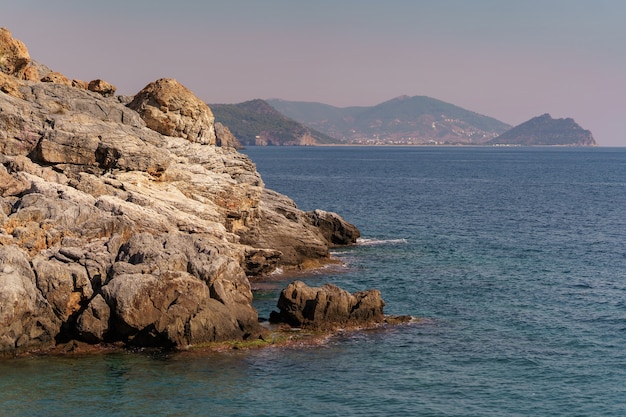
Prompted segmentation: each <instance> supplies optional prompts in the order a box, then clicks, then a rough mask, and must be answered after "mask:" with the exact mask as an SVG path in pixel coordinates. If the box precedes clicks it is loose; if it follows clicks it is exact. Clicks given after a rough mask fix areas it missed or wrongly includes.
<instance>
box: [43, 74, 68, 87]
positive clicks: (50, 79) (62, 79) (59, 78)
mask: <svg viewBox="0 0 626 417" xmlns="http://www.w3.org/2000/svg"><path fill="white" fill-rule="evenodd" d="M41 82H43V83H53V84H62V85H69V86H71V85H72V81H71V80H70V79H69V78H67V77H66V76H65V75H63V74H61V73H60V72H56V71H53V72H51V73H50V74H47V75H46V76H44V77H43V78H42V79H41Z"/></svg>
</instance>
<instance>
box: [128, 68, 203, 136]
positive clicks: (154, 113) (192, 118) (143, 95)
mask: <svg viewBox="0 0 626 417" xmlns="http://www.w3.org/2000/svg"><path fill="white" fill-rule="evenodd" d="M128 107H130V108H131V109H133V110H135V111H137V112H138V113H139V114H140V115H141V117H142V118H143V120H144V121H145V122H146V125H147V126H148V127H149V128H150V129H153V130H155V131H157V132H159V133H161V134H163V135H167V136H176V137H181V138H184V139H187V140H188V141H190V142H197V143H201V144H205V145H215V127H214V121H215V118H214V117H213V113H212V112H211V109H209V106H207V105H206V103H204V102H203V101H202V100H200V99H199V98H198V97H196V96H195V95H194V94H193V93H192V92H191V91H189V89H187V88H186V87H185V86H183V85H182V84H180V83H179V82H178V81H176V80H174V79H169V78H161V79H160V80H157V81H155V82H153V83H150V84H148V85H147V86H146V87H144V89H143V90H141V91H140V92H139V93H138V94H137V95H136V96H135V98H134V99H133V101H132V102H131V103H130V104H129V105H128Z"/></svg>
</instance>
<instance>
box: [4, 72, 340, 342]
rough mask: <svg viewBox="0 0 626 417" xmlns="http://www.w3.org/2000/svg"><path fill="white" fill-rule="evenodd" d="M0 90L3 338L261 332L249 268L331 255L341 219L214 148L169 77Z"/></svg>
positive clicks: (205, 119) (200, 338) (11, 80)
mask: <svg viewBox="0 0 626 417" xmlns="http://www.w3.org/2000/svg"><path fill="white" fill-rule="evenodd" d="M31 65H32V66H33V68H35V69H36V70H37V72H38V74H40V75H41V76H42V77H48V78H49V79H51V80H52V79H54V77H56V75H55V74H53V73H52V71H50V70H49V69H48V68H47V67H45V66H43V65H41V64H38V63H36V62H34V61H33V62H32V63H31ZM74 84H76V83H74ZM2 86H4V87H2ZM0 88H3V91H4V92H2V93H0V323H3V324H6V325H2V326H0V351H17V350H20V349H37V348H42V347H48V346H50V345H51V344H54V343H55V341H56V342H64V341H68V340H71V339H78V340H82V341H85V342H87V343H99V342H119V341H122V342H126V343H129V344H134V345H139V346H146V345H149V346H175V347H180V346H186V345H187V344H193V343H202V342H207V341H216V340H227V339H236V340H242V339H248V338H254V337H257V336H258V335H260V334H261V333H262V332H263V330H262V328H261V327H260V326H259V324H258V317H257V313H256V311H255V310H254V308H253V307H252V304H251V302H252V291H251V287H250V282H249V280H248V276H255V277H257V276H262V275H265V274H269V273H271V272H272V271H274V270H275V269H276V268H279V267H280V268H302V267H307V266H316V265H319V264H321V263H324V262H327V261H329V251H328V247H329V246H330V245H331V242H330V240H332V239H335V240H337V239H336V238H334V237H332V236H335V235H336V234H341V233H343V232H339V230H341V229H342V228H345V229H346V230H347V229H349V228H348V227H347V226H346V227H344V226H339V225H340V223H336V222H335V220H333V219H332V216H331V217H328V218H327V217H326V216H317V217H315V218H313V217H311V215H309V214H306V213H304V212H302V211H301V210H298V208H297V207H296V206H295V204H294V203H293V201H291V200H290V199H289V198H287V197H285V196H281V195H280V194H278V193H274V192H270V191H268V190H266V189H265V186H264V184H263V181H262V179H261V177H260V175H259V173H258V172H257V171H256V169H255V165H254V163H252V161H251V160H250V159H249V158H248V157H246V156H245V155H242V154H240V153H238V152H237V151H236V150H235V149H234V148H232V147H230V146H225V147H217V146H210V145H214V143H215V134H214V125H213V118H212V114H211V111H210V109H209V108H208V107H207V106H206V105H205V104H204V103H202V102H200V100H198V99H197V98H196V97H195V96H193V94H192V93H191V92H189V91H188V90H187V89H186V88H184V87H182V86H181V85H180V84H178V83H177V82H175V81H173V80H159V81H157V82H156V83H153V84H151V85H150V86H149V88H146V89H145V90H146V91H144V92H143V93H140V94H138V95H137V96H135V97H134V98H133V99H132V100H130V99H129V98H128V97H121V98H120V97H107V95H108V93H106V91H108V90H107V89H106V88H104V89H103V91H105V94H104V95H103V94H96V93H94V92H93V91H88V90H85V89H83V88H75V87H72V86H70V85H67V83H54V82H48V83H42V82H34V81H33V82H31V81H23V80H20V79H18V78H15V77H14V76H13V74H12V75H10V76H9V75H6V74H5V73H4V72H2V73H0ZM5 90H6V91H5ZM7 91H10V92H11V93H9V94H7ZM129 102H130V103H131V104H132V103H135V104H136V106H126V105H125V104H126V103H129ZM135 107H136V108H137V109H139V111H140V113H141V115H140V114H139V113H138V112H137V111H135V110H134V109H133V108H135ZM146 115H149V116H146ZM150 115H154V116H155V118H151V116H150ZM142 117H143V119H142ZM144 119H145V120H146V121H144ZM148 126H150V127H148ZM159 126H160V127H163V126H165V127H168V126H169V127H171V129H170V130H163V132H164V133H163V132H161V133H160V132H158V131H155V129H157V130H159V129H160V127H159ZM161 130H162V129H161ZM221 143H222V145H224V143H223V142H221ZM207 145H209V146H207ZM322 217H324V219H326V220H325V221H326V222H327V223H329V224H331V225H332V227H331V226H328V225H327V226H324V228H322V227H320V226H321V225H322V223H324V222H323V221H322V220H320V219H321V218H322ZM323 229H327V230H328V231H326V232H322V230H323Z"/></svg>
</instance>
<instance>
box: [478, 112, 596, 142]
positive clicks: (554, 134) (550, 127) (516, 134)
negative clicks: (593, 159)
mask: <svg viewBox="0 0 626 417" xmlns="http://www.w3.org/2000/svg"><path fill="white" fill-rule="evenodd" d="M490 144H494V145H526V146H532V145H542V146H544V145H545V146H555V145H560V146H595V145H596V141H595V140H594V138H593V135H592V134H591V132H590V131H589V130H585V129H583V128H582V127H580V125H578V124H577V123H576V122H575V121H574V119H570V118H567V119H553V118H552V116H550V115H549V114H547V113H546V114H543V115H541V116H537V117H534V118H532V119H530V120H528V121H527V122H524V123H522V124H520V125H518V126H515V127H514V128H513V129H511V130H509V131H507V132H505V133H503V134H502V135H500V136H498V137H497V138H495V139H493V140H492V141H490Z"/></svg>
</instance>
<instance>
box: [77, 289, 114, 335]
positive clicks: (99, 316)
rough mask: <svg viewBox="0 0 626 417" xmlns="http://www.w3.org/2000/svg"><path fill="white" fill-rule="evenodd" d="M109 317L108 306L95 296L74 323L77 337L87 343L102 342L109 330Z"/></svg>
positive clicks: (100, 296) (99, 296)
mask: <svg viewBox="0 0 626 417" xmlns="http://www.w3.org/2000/svg"><path fill="white" fill-rule="evenodd" d="M110 317H111V309H110V308H109V305H108V304H107V303H106V301H104V298H103V297H102V295H100V294H97V295H96V296H95V297H94V298H93V299H92V300H91V302H90V303H89V305H88V306H87V308H86V309H85V311H84V312H83V313H82V314H81V315H80V317H79V318H78V320H77V322H76V331H77V336H78V337H79V338H80V339H81V340H84V341H85V342H87V343H99V342H102V341H103V340H105V338H106V333H107V331H108V330H109V319H110Z"/></svg>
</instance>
